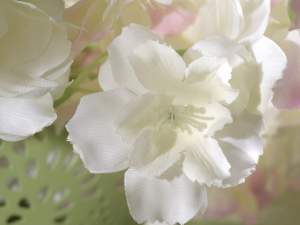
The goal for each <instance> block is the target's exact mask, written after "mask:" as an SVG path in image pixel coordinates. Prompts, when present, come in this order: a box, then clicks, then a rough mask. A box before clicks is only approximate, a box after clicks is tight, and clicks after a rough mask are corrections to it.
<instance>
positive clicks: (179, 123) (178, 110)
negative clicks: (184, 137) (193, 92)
mask: <svg viewBox="0 0 300 225" xmlns="http://www.w3.org/2000/svg"><path fill="white" fill-rule="evenodd" d="M205 113H206V110H205V108H203V107H195V106H193V105H187V106H174V105H172V106H170V107H168V109H167V110H166V111H165V112H163V115H162V117H161V118H162V119H161V121H160V125H166V124H168V125H171V126H172V127H173V128H174V129H180V130H182V131H186V132H188V133H190V134H191V133H192V132H193V129H197V130H200V131H201V130H203V129H205V128H206V127H207V125H206V124H207V123H206V122H207V121H208V120H213V119H214V118H213V117H210V116H206V115H205Z"/></svg>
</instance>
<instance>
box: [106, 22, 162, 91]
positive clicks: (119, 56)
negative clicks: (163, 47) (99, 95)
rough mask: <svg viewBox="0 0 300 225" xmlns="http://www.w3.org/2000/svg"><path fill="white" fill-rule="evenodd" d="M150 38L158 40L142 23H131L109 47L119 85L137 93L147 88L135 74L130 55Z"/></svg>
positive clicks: (112, 65) (113, 71)
mask: <svg viewBox="0 0 300 225" xmlns="http://www.w3.org/2000/svg"><path fill="white" fill-rule="evenodd" d="M148 40H158V37H157V36H155V35H154V34H153V33H151V32H150V31H148V30H147V29H145V28H144V27H142V26H140V25H136V24H131V25H129V26H128V27H126V28H124V29H123V31H122V34H121V35H120V36H118V37H117V38H115V39H114V41H113V42H112V44H111V45H110V46H109V48H108V53H109V62H110V65H111V68H112V73H113V76H114V79H115V81H116V82H117V83H118V84H119V86H121V87H124V88H128V89H130V90H132V91H133V92H135V93H144V92H145V89H144V87H143V86H142V85H141V84H140V82H139V81H138V79H137V77H136V76H135V74H134V70H133V68H132V66H131V65H130V63H129V56H130V55H131V54H132V50H133V49H135V48H137V47H138V46H139V45H141V44H143V43H144V42H146V41H148Z"/></svg>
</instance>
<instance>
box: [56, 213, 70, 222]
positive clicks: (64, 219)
mask: <svg viewBox="0 0 300 225" xmlns="http://www.w3.org/2000/svg"><path fill="white" fill-rule="evenodd" d="M66 219H67V216H66V215H62V216H57V217H56V218H54V222H55V223H64V222H65V221H66Z"/></svg>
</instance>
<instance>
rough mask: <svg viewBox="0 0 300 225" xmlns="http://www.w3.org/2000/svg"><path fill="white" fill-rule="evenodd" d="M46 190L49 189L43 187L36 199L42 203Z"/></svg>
mask: <svg viewBox="0 0 300 225" xmlns="http://www.w3.org/2000/svg"><path fill="white" fill-rule="evenodd" d="M48 190H49V188H48V187H47V186H44V187H42V188H41V189H40V190H39V191H38V193H37V197H38V199H39V200H40V201H43V200H44V199H45V198H46V196H47V194H48Z"/></svg>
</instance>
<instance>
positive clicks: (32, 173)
mask: <svg viewBox="0 0 300 225" xmlns="http://www.w3.org/2000/svg"><path fill="white" fill-rule="evenodd" d="M26 167H27V168H26V170H27V171H26V172H27V175H28V176H29V177H31V178H33V177H36V176H37V174H38V170H37V165H36V162H35V160H34V159H32V160H29V161H28V162H27V165H26Z"/></svg>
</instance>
